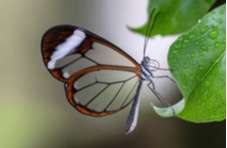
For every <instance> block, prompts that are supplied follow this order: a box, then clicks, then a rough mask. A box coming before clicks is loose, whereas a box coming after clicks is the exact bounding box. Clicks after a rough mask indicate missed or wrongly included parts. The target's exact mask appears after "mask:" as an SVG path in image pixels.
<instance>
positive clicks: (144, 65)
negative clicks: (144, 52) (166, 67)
mask: <svg viewBox="0 0 227 148" xmlns="http://www.w3.org/2000/svg"><path fill="white" fill-rule="evenodd" d="M140 68H141V69H140V70H141V73H142V74H141V77H142V79H143V80H149V79H150V77H151V76H152V75H153V72H155V71H157V70H158V69H159V62H158V61H156V60H154V59H150V58H149V57H147V56H146V57H144V58H143V60H142V62H141V64H140Z"/></svg>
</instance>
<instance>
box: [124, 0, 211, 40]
mask: <svg viewBox="0 0 227 148" xmlns="http://www.w3.org/2000/svg"><path fill="white" fill-rule="evenodd" d="M214 1H215V0H187V1H182V0H150V1H149V6H148V15H149V13H150V12H151V10H153V9H154V8H155V12H156V13H157V12H160V15H159V17H158V19H157V20H156V22H155V26H154V28H153V30H152V33H151V36H153V35H157V34H160V35H170V34H179V33H182V32H184V31H187V30H189V29H190V28H191V27H192V26H193V25H195V24H196V23H197V21H198V20H199V19H200V18H201V17H203V16H204V15H205V14H206V13H207V11H208V10H209V8H210V7H211V6H212V4H213V3H214ZM148 21H149V20H147V22H146V23H145V25H144V26H142V27H139V28H132V27H128V28H129V29H130V30H132V31H134V32H136V33H139V34H143V35H145V33H146V28H147V25H148Z"/></svg>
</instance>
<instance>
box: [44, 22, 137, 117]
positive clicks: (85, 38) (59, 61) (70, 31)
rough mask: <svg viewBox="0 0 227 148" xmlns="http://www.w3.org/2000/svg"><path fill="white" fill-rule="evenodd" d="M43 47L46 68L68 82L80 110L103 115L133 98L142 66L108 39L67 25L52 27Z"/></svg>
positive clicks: (69, 93) (69, 92)
mask: <svg viewBox="0 0 227 148" xmlns="http://www.w3.org/2000/svg"><path fill="white" fill-rule="evenodd" d="M41 48H42V55H43V60H44V63H45V65H46V67H47V69H48V70H49V71H50V73H51V74H52V75H53V76H54V77H55V78H56V79H58V80H60V81H62V82H64V83H65V90H66V94H67V98H68V100H69V102H70V104H71V105H73V106H74V107H75V108H76V109H77V110H78V111H80V112H82V113H84V114H88V115H93V116H104V115H107V114H111V113H114V112H116V111H119V110H121V109H123V108H124V107H126V106H127V105H128V104H129V103H130V102H131V101H132V100H133V98H134V96H135V93H136V89H137V87H138V81H139V79H140V66H139V64H138V63H137V62H136V61H135V60H134V59H133V58H131V57H130V56H129V55H127V54H126V53H125V52H123V51H122V50H121V49H120V48H118V47H117V46H115V45H114V44H112V43H110V42H108V41H107V40H105V39H103V38H101V37H99V36H97V35H95V34H93V33H91V32H89V31H87V30H85V29H82V28H79V27H75V26H66V25H64V26H56V27H53V28H51V29H49V30H48V31H47V32H46V33H45V34H44V36H43V38H42V44H41Z"/></svg>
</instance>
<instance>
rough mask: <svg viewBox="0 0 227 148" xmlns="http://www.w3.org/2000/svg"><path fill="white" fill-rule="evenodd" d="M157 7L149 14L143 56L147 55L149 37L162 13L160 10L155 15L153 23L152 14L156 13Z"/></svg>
mask: <svg viewBox="0 0 227 148" xmlns="http://www.w3.org/2000/svg"><path fill="white" fill-rule="evenodd" d="M154 11H155V8H154V9H152V10H151V12H150V15H149V20H148V24H147V29H146V34H145V39H144V46H143V58H144V57H145V54H146V49H147V45H148V41H149V37H150V35H151V32H152V30H153V28H154V24H155V22H156V20H157V18H158V16H159V14H160V12H158V13H157V14H156V15H155V17H154V21H153V23H152V16H153V14H154Z"/></svg>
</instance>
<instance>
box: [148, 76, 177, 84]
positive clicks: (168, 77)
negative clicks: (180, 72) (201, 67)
mask: <svg viewBox="0 0 227 148" xmlns="http://www.w3.org/2000/svg"><path fill="white" fill-rule="evenodd" d="M151 77H152V78H167V79H169V80H171V81H172V82H173V83H176V82H175V81H174V80H173V78H171V77H170V76H167V75H163V76H154V75H151Z"/></svg>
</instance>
